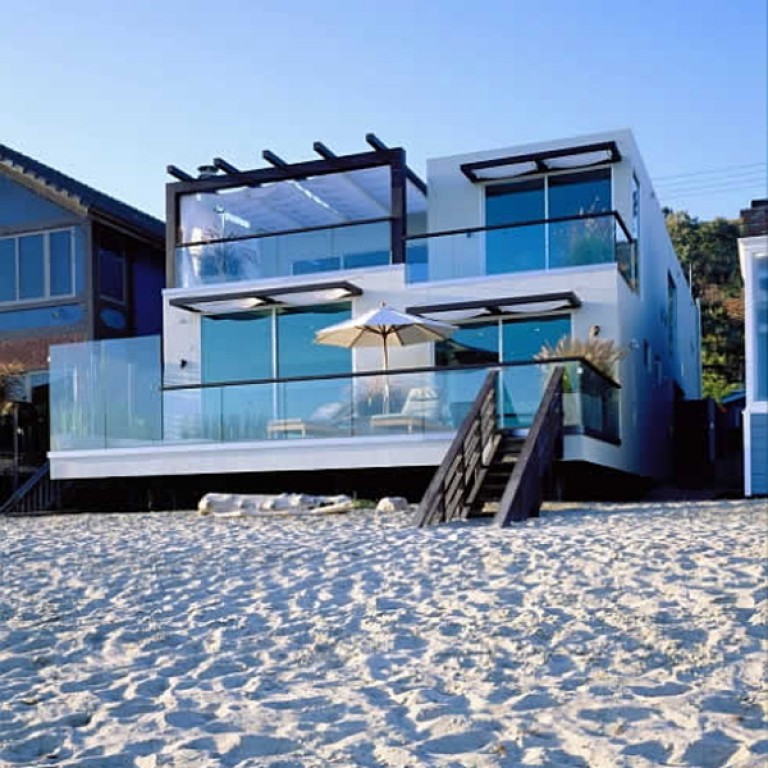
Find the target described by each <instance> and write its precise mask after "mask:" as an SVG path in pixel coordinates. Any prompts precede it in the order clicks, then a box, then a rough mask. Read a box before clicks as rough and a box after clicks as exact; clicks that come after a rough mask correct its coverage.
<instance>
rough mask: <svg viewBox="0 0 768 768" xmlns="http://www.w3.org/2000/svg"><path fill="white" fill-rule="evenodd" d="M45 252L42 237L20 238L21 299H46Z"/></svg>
mask: <svg viewBox="0 0 768 768" xmlns="http://www.w3.org/2000/svg"><path fill="white" fill-rule="evenodd" d="M44 266H45V252H44V248H43V236H42V235H26V236H25V237H20V238H19V298H20V299H42V298H44V297H45V270H44Z"/></svg>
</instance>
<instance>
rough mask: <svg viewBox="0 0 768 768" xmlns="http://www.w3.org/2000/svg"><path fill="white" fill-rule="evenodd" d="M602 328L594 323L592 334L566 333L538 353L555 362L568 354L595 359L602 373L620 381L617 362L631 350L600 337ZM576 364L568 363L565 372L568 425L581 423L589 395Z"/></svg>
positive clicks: (585, 358)
mask: <svg viewBox="0 0 768 768" xmlns="http://www.w3.org/2000/svg"><path fill="white" fill-rule="evenodd" d="M599 332H600V330H599V327H598V326H593V327H592V329H591V330H590V334H589V337H588V338H586V339H574V338H571V337H570V336H563V337H562V338H561V339H559V340H558V342H557V344H555V345H554V346H552V345H550V344H545V345H544V346H543V347H542V348H541V349H540V350H539V352H538V354H537V355H536V356H535V358H536V360H539V361H541V362H555V361H557V360H563V359H567V358H574V357H578V358H581V359H583V360H586V361H587V362H589V363H591V364H592V365H593V366H594V367H595V368H596V369H597V370H598V371H600V373H602V374H603V375H604V376H606V377H607V378H609V379H612V380H613V381H617V376H616V364H617V363H618V362H619V361H620V360H622V359H623V358H624V357H625V356H626V354H627V352H626V350H624V349H622V348H621V347H617V346H616V344H615V342H614V341H613V340H612V339H601V338H598V334H599ZM577 377H578V368H577V366H576V364H570V365H568V364H566V365H565V371H564V374H563V423H564V424H565V425H568V426H570V425H581V423H582V414H583V410H582V398H583V397H585V396H589V395H590V393H589V392H585V391H584V388H583V387H582V386H580V382H579V381H578V380H577Z"/></svg>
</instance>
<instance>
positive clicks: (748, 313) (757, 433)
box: [739, 200, 768, 496]
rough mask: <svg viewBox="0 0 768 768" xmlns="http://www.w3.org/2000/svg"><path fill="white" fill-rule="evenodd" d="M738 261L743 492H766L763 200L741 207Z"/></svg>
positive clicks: (767, 263) (767, 247) (767, 220)
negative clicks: (742, 349) (743, 390)
mask: <svg viewBox="0 0 768 768" xmlns="http://www.w3.org/2000/svg"><path fill="white" fill-rule="evenodd" d="M741 218H742V221H743V222H744V237H740V238H739V261H740V264H741V275H742V277H743V279H744V310H745V312H744V315H745V316H744V344H745V347H746V349H745V352H746V355H745V358H746V384H747V393H746V395H747V396H746V406H745V408H744V493H745V494H746V495H747V496H765V495H768V200H755V201H753V202H752V206H751V207H750V208H747V209H746V210H744V211H742V212H741Z"/></svg>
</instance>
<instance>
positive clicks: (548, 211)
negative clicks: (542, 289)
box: [485, 168, 615, 274]
mask: <svg viewBox="0 0 768 768" xmlns="http://www.w3.org/2000/svg"><path fill="white" fill-rule="evenodd" d="M610 211H611V171H610V169H608V168H601V169H597V170H592V171H579V172H573V173H562V174H553V175H549V176H547V177H543V178H538V179H529V180H526V181H519V182H514V183H506V184H494V185H491V186H488V187H487V188H486V200H485V223H486V226H489V227H492V226H502V225H505V224H507V225H519V226H510V228H509V229H502V230H496V231H491V232H488V233H487V251H486V253H487V255H486V272H487V273H488V274H497V273H505V272H519V271H524V270H534V269H548V268H557V267H570V266H579V265H582V264H601V263H605V262H610V261H613V260H614V258H615V254H614V220H613V218H612V217H611V216H609V215H600V214H608V213H610ZM593 214H597V215H596V216H595V215H593ZM544 219H546V220H547V221H548V223H547V224H543V223H538V224H537V223H528V222H541V221H542V220H544ZM553 219H566V221H552V220H553Z"/></svg>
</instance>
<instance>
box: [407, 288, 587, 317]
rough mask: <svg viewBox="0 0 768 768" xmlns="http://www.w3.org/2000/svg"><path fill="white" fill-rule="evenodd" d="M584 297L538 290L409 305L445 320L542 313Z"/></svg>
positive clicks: (570, 305)
mask: <svg viewBox="0 0 768 768" xmlns="http://www.w3.org/2000/svg"><path fill="white" fill-rule="evenodd" d="M580 306H581V300H580V299H579V297H578V296H577V295H576V294H575V293H574V292H573V291H563V292H559V293H539V294H532V295H529V296H507V297H503V298H493V299H479V300H477V301H456V302H450V303H444V304H423V305H420V306H412V307H406V312H410V313H413V314H416V315H425V316H427V317H429V316H431V315H441V316H442V318H441V319H446V320H469V319H470V318H475V317H488V316H499V315H543V314H547V313H549V312H558V311H562V310H567V309H577V308H578V307H580Z"/></svg>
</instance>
